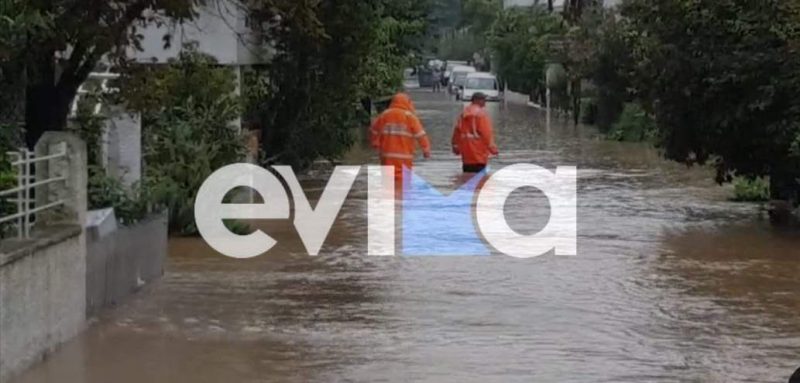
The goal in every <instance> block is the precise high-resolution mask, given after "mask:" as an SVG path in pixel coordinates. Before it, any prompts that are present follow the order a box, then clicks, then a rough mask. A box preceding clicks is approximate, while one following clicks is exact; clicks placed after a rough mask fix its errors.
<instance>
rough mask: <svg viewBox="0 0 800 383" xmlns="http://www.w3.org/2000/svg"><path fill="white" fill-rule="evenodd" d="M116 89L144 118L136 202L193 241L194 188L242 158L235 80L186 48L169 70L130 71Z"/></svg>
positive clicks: (209, 59)
mask: <svg viewBox="0 0 800 383" xmlns="http://www.w3.org/2000/svg"><path fill="white" fill-rule="evenodd" d="M120 88H121V89H122V93H121V95H120V96H121V98H122V101H124V102H125V103H126V104H127V106H128V109H129V110H131V111H134V112H139V113H141V115H142V134H143V137H142V146H143V156H144V174H143V181H142V185H141V186H140V187H139V188H138V191H137V192H136V193H135V194H137V195H136V197H138V198H139V200H143V201H149V202H150V205H155V206H159V207H165V208H167V209H169V215H170V231H171V232H173V233H178V234H182V235H194V234H196V233H197V228H196V227H195V223H194V201H195V197H196V195H197V191H198V190H199V189H200V186H201V185H202V184H203V182H204V181H205V180H206V178H208V176H210V175H211V173H213V172H214V171H216V170H218V169H219V168H221V167H223V166H226V165H230V164H232V163H236V162H239V161H241V160H242V159H243V158H244V154H245V141H244V137H243V136H242V135H241V134H240V129H239V127H238V126H236V125H235V124H234V123H233V122H234V121H236V120H237V119H238V118H240V116H241V110H242V105H241V101H240V98H239V97H238V96H236V95H235V94H234V92H235V90H236V76H235V73H234V72H233V71H231V70H230V69H229V68H226V67H221V66H218V65H217V63H216V61H215V60H214V59H213V58H212V57H210V56H207V55H204V54H201V53H199V52H197V51H196V50H195V49H193V48H192V47H187V48H186V50H185V51H184V52H183V53H182V54H181V56H180V59H179V60H178V61H174V62H171V63H170V64H169V65H167V66H163V67H154V66H152V65H146V66H139V67H134V68H131V69H130V70H129V71H128V72H127V73H125V74H124V76H123V78H122V83H121V86H120ZM118 197H119V196H118ZM123 202H124V201H123ZM123 204H124V203H123ZM131 207H132V208H133V211H136V210H137V209H139V208H141V207H142V205H140V204H133V205H132V206H131Z"/></svg>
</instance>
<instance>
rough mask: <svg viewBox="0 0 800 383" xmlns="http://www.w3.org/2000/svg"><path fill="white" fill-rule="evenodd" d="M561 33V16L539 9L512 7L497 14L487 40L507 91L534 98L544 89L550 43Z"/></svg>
mask: <svg viewBox="0 0 800 383" xmlns="http://www.w3.org/2000/svg"><path fill="white" fill-rule="evenodd" d="M563 33H564V27H563V23H562V20H561V17H560V16H558V15H555V14H552V13H548V12H546V11H545V10H543V9H542V8H541V7H529V8H520V7H512V8H509V9H506V10H504V11H502V12H501V13H500V15H499V17H498V18H497V20H496V21H495V22H494V24H493V26H492V28H491V31H490V40H489V41H490V47H491V49H492V51H493V52H494V57H495V59H496V61H497V63H498V66H497V68H496V70H497V73H498V75H499V77H500V78H501V79H503V81H505V82H507V83H508V86H509V88H510V90H512V91H515V92H520V93H525V94H531V95H534V94H539V93H540V92H541V91H543V90H544V89H545V84H544V77H545V76H544V74H545V69H546V66H547V63H548V60H549V58H550V57H551V56H552V50H551V44H550V43H551V41H552V40H553V39H555V38H558V37H559V36H561V35H563Z"/></svg>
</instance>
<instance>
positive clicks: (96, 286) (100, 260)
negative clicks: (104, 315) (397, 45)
mask: <svg viewBox="0 0 800 383" xmlns="http://www.w3.org/2000/svg"><path fill="white" fill-rule="evenodd" d="M167 220H168V218H167V215H166V214H160V215H157V216H155V217H153V218H151V219H149V220H146V221H144V222H140V223H139V224H137V225H135V226H132V227H124V226H120V228H119V229H118V230H116V231H114V232H112V233H109V234H108V235H106V236H104V237H102V238H98V237H96V236H94V235H91V234H90V235H89V238H88V239H87V250H88V251H87V258H86V314H87V316H93V315H95V314H97V313H98V311H100V310H102V309H103V308H107V307H113V306H116V305H118V304H121V303H123V302H124V301H125V299H126V298H127V297H129V296H130V295H131V294H133V293H135V292H136V291H138V290H139V289H140V288H141V287H142V286H144V285H145V284H147V283H150V282H153V281H155V280H158V279H159V278H161V276H162V275H163V274H164V262H165V260H166V257H167V231H168V230H167ZM90 233H91V232H90Z"/></svg>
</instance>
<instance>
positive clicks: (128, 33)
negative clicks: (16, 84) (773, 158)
mask: <svg viewBox="0 0 800 383" xmlns="http://www.w3.org/2000/svg"><path fill="white" fill-rule="evenodd" d="M2 1H3V3H2V6H0V12H2V14H0V19H3V24H5V27H6V28H7V27H8V25H12V28H15V30H16V31H17V33H14V34H10V35H6V34H4V35H3V36H4V37H3V41H2V43H0V44H2V48H3V51H4V52H10V53H9V54H11V55H13V56H10V57H4V61H5V62H4V64H5V65H4V68H3V69H4V71H3V74H2V75H3V81H4V82H8V80H9V79H24V86H23V87H24V96H25V97H24V100H25V101H24V109H25V128H26V141H27V144H28V145H29V146H33V145H34V144H35V143H36V141H37V140H38V139H39V137H40V136H41V135H42V134H43V133H44V132H45V131H48V130H62V129H64V128H65V126H66V121H67V117H68V114H69V110H70V105H71V104H72V101H73V99H74V98H75V95H76V93H77V89H78V87H80V85H81V84H82V83H83V82H84V81H85V80H86V78H87V77H88V75H89V73H90V72H91V71H92V70H93V69H94V68H95V66H96V65H97V63H98V61H99V60H100V59H101V58H103V57H104V56H106V57H108V58H109V59H110V60H122V59H124V58H125V56H126V51H125V49H126V48H130V47H133V48H136V47H138V44H139V41H140V40H141V38H142V36H141V35H139V34H138V33H137V28H136V27H137V25H140V24H143V23H148V22H150V23H161V22H164V21H165V20H167V19H169V20H174V21H181V20H184V19H187V18H191V17H192V16H193V12H194V10H193V9H194V8H193V6H194V4H195V3H196V2H199V1H200V0H119V1H105V0H102V1H101V0H2ZM9 20H12V21H13V22H12V23H10V22H9ZM14 52H17V53H18V54H15V53H14ZM4 56H5V55H4Z"/></svg>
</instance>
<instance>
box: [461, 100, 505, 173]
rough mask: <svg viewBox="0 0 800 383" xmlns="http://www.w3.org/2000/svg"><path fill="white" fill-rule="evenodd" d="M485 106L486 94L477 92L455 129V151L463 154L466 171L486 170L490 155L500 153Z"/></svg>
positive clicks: (462, 158) (478, 171)
mask: <svg viewBox="0 0 800 383" xmlns="http://www.w3.org/2000/svg"><path fill="white" fill-rule="evenodd" d="M485 107H486V95H485V94H483V93H475V95H473V96H472V103H471V104H470V105H468V106H467V107H466V108H465V109H464V112H463V113H461V116H459V117H458V121H456V127H455V129H454V130H453V153H454V154H455V155H460V156H461V160H462V162H463V165H464V173H480V172H482V171H484V170H485V169H486V167H487V166H488V165H489V157H491V156H492V155H495V156H496V155H498V154H499V151H498V150H497V144H495V141H494V128H492V120H491V118H490V117H489V115H488V113H486V109H485Z"/></svg>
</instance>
